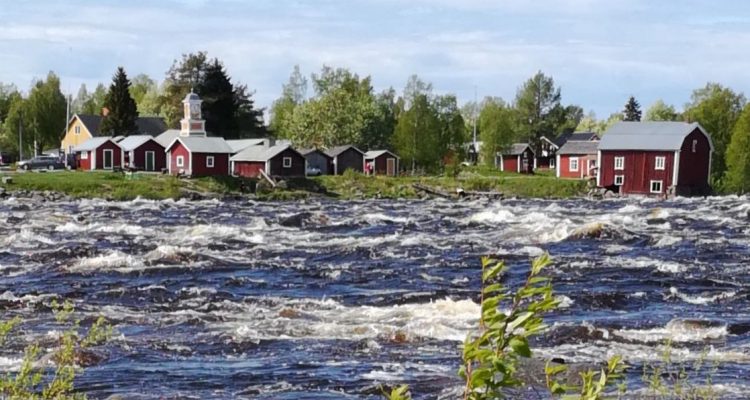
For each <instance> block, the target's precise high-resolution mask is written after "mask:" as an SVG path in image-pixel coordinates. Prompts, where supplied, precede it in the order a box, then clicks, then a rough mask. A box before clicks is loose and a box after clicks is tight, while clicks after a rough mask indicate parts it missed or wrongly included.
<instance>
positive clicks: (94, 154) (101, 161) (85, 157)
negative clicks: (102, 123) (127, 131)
mask: <svg viewBox="0 0 750 400" xmlns="http://www.w3.org/2000/svg"><path fill="white" fill-rule="evenodd" d="M70 151H71V153H72V154H75V159H76V163H77V164H78V169H81V170H84V171H93V170H112V169H115V168H122V148H120V146H119V145H118V144H117V143H116V142H115V141H114V140H113V139H112V138H109V137H95V138H91V139H89V140H87V141H86V142H85V143H83V144H81V145H78V146H76V147H74V148H72V149H70Z"/></svg>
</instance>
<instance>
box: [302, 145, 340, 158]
mask: <svg viewBox="0 0 750 400" xmlns="http://www.w3.org/2000/svg"><path fill="white" fill-rule="evenodd" d="M297 152H298V153H300V154H302V155H303V156H305V157H307V156H308V155H310V154H312V153H319V154H321V155H322V156H324V157H328V158H333V157H331V156H330V155H328V154H327V153H326V152H325V151H323V150H321V149H318V148H315V147H311V148H309V149H299V150H297Z"/></svg>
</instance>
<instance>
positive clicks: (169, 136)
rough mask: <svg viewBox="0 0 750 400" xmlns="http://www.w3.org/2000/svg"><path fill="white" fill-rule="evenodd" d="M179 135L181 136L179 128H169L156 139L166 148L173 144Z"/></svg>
mask: <svg viewBox="0 0 750 400" xmlns="http://www.w3.org/2000/svg"><path fill="white" fill-rule="evenodd" d="M178 136H180V130H179V129H168V130H166V131H164V132H162V133H161V134H160V135H159V136H157V137H155V138H154V140H156V142H157V143H159V144H160V145H162V146H164V147H165V148H166V147H167V146H169V145H171V144H172V142H174V140H175V139H177V137H178Z"/></svg>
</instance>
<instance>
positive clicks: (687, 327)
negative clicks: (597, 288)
mask: <svg viewBox="0 0 750 400" xmlns="http://www.w3.org/2000/svg"><path fill="white" fill-rule="evenodd" d="M612 334H613V335H615V336H618V337H621V338H623V339H628V340H633V341H638V342H644V343H657V342H662V343H663V342H664V341H666V340H671V341H673V342H702V341H704V340H708V339H711V340H716V339H722V338H725V337H726V336H727V335H728V334H729V332H728V331H727V327H726V326H724V325H718V326H711V325H706V324H702V323H701V322H700V321H697V322H691V321H686V320H679V319H675V320H672V321H669V323H667V325H665V326H663V327H658V328H650V329H620V330H615V331H613V332H612Z"/></svg>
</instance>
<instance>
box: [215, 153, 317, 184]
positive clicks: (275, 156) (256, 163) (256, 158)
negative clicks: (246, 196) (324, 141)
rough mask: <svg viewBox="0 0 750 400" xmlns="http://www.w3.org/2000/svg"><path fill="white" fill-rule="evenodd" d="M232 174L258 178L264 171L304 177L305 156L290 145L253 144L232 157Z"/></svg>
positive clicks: (274, 174) (305, 167) (279, 175)
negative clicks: (268, 145) (266, 145)
mask: <svg viewBox="0 0 750 400" xmlns="http://www.w3.org/2000/svg"><path fill="white" fill-rule="evenodd" d="M230 162H231V165H232V174H233V175H235V176H242V177H245V178H257V177H258V176H260V175H261V171H264V172H265V173H266V174H268V175H269V176H271V177H274V178H278V177H284V178H286V177H304V176H305V171H306V169H307V161H306V160H305V157H304V156H303V155H302V154H300V153H299V152H298V151H297V150H294V149H293V148H292V147H291V146H289V145H278V146H271V147H265V146H251V147H248V148H246V149H245V150H242V151H241V152H239V153H237V154H235V155H234V156H232V158H231V159H230Z"/></svg>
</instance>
